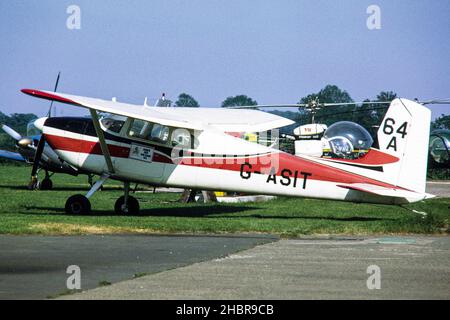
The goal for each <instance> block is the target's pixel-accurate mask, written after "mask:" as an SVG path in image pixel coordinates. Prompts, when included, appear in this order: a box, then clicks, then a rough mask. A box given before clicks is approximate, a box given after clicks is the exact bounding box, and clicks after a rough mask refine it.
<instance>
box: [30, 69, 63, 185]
mask: <svg viewBox="0 0 450 320" xmlns="http://www.w3.org/2000/svg"><path fill="white" fill-rule="evenodd" d="M60 75H61V71H60V72H58V76H57V77H56V82H55V88H54V89H53V92H56V90H57V89H58V84H59V77H60ZM52 108H53V100H52V102H51V103H50V107H49V109H48V113H47V118H50V117H51V116H52ZM41 119H45V118H40V119H37V120H36V122H37V123H36V124H35V126H36V127H37V128H38V129H40V130H42V126H43V124H44V123H43V122H41ZM44 121H45V120H44ZM44 147H45V137H44V134H43V133H42V134H41V138H40V139H39V143H38V145H37V148H36V152H35V154H34V160H33V168H32V169H31V181H30V183H29V185H28V188H29V189H34V188H36V186H37V181H38V179H37V172H38V170H39V167H40V164H41V159H42V158H44V160H45V161H48V157H47V156H46V155H45V154H43V152H44Z"/></svg>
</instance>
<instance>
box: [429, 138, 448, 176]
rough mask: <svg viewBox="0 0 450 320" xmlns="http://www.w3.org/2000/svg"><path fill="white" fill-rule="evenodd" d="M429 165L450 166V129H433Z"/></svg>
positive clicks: (434, 166) (433, 167)
mask: <svg viewBox="0 0 450 320" xmlns="http://www.w3.org/2000/svg"><path fill="white" fill-rule="evenodd" d="M429 159H430V160H429V166H430V168H431V169H438V168H446V169H449V168H450V130H443V129H441V130H433V131H432V132H431V135H430V156H429Z"/></svg>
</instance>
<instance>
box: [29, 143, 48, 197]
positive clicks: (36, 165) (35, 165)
mask: <svg viewBox="0 0 450 320" xmlns="http://www.w3.org/2000/svg"><path fill="white" fill-rule="evenodd" d="M44 147H45V138H44V135H41V139H39V143H38V145H37V149H36V153H35V154H34V160H33V168H32V169H31V181H30V184H29V188H30V189H34V188H35V187H36V184H37V171H38V169H39V165H40V162H41V158H42V153H43V152H44Z"/></svg>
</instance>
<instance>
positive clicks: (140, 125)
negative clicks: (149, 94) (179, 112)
mask: <svg viewBox="0 0 450 320" xmlns="http://www.w3.org/2000/svg"><path fill="white" fill-rule="evenodd" d="M169 134H170V129H169V127H166V126H163V125H160V124H158V123H150V122H147V121H143V120H139V119H134V120H133V122H132V124H131V126H130V129H129V131H128V135H129V136H130V137H133V138H139V139H145V140H150V141H155V142H158V143H162V144H165V143H167V142H168V141H169Z"/></svg>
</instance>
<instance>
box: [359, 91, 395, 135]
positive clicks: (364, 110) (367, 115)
mask: <svg viewBox="0 0 450 320" xmlns="http://www.w3.org/2000/svg"><path fill="white" fill-rule="evenodd" d="M395 98H397V94H396V93H395V92H393V91H381V92H380V93H379V94H378V95H377V98H376V100H374V102H382V101H386V102H387V103H386V104H384V103H383V104H371V103H370V102H371V100H370V99H366V100H364V102H367V103H365V104H362V105H361V106H358V108H357V109H356V111H357V112H355V115H354V117H353V121H355V122H356V123H358V124H360V125H362V126H363V127H364V128H366V129H367V130H369V132H370V134H371V135H372V136H373V137H374V136H375V135H376V132H377V131H378V127H379V125H380V123H381V121H383V118H384V115H385V114H386V112H387V109H388V108H389V105H390V103H391V101H392V100H394V99H395Z"/></svg>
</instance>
